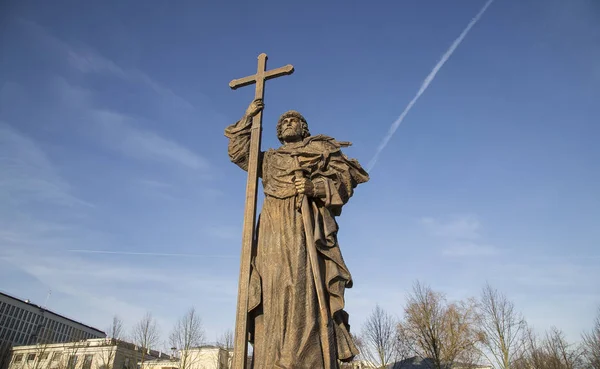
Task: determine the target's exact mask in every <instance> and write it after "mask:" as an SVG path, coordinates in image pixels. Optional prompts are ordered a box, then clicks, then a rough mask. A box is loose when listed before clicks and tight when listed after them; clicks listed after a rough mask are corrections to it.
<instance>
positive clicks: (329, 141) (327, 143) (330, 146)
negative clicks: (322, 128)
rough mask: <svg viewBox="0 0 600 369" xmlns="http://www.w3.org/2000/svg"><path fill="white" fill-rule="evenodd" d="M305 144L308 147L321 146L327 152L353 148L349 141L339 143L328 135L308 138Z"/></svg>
mask: <svg viewBox="0 0 600 369" xmlns="http://www.w3.org/2000/svg"><path fill="white" fill-rule="evenodd" d="M304 142H305V143H306V146H319V147H322V148H324V149H327V150H330V151H331V150H340V149H341V148H342V147H348V146H351V145H352V143H351V142H348V141H338V140H336V139H335V138H333V137H331V136H327V135H315V136H310V137H307V138H306V139H305V140H304Z"/></svg>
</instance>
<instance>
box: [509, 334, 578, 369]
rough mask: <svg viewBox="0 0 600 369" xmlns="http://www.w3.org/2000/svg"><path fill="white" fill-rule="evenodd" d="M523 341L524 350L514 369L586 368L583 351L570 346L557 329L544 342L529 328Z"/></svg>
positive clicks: (513, 365) (547, 335)
mask: <svg viewBox="0 0 600 369" xmlns="http://www.w3.org/2000/svg"><path fill="white" fill-rule="evenodd" d="M523 340H524V350H523V352H522V354H521V355H519V356H518V357H517V358H516V359H515V361H514V362H513V364H512V368H514V369H580V368H584V366H583V360H582V359H583V356H582V352H581V349H580V348H579V347H578V346H576V345H572V344H569V343H568V342H567V340H566V339H565V337H564V334H563V332H562V331H561V330H559V329H557V328H555V327H553V328H551V329H550V331H548V332H546V334H545V336H544V338H543V339H542V340H540V339H539V338H538V336H537V335H536V334H535V333H534V332H533V330H532V329H531V328H529V327H528V328H527V329H526V330H525V334H524V336H523ZM586 368H587V367H586Z"/></svg>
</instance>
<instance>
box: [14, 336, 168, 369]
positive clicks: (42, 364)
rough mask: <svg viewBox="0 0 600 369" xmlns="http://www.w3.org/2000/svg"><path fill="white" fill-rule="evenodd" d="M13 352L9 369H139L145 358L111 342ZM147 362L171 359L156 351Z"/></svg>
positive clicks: (136, 349)
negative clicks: (139, 364) (141, 361)
mask: <svg viewBox="0 0 600 369" xmlns="http://www.w3.org/2000/svg"><path fill="white" fill-rule="evenodd" d="M12 351H13V352H12V358H11V361H10V364H9V366H8V369H137V367H138V363H139V361H140V360H141V357H142V349H141V348H139V347H138V346H136V345H134V344H132V343H129V342H124V341H120V340H116V339H111V338H95V339H88V340H85V341H77V342H64V343H51V344H36V345H28V346H16V347H13V350H12ZM144 358H145V360H149V361H152V360H156V359H162V358H164V359H166V360H170V359H171V357H170V356H168V355H165V354H163V353H161V352H159V351H154V350H146V352H145V353H144ZM165 366H167V367H168V365H165Z"/></svg>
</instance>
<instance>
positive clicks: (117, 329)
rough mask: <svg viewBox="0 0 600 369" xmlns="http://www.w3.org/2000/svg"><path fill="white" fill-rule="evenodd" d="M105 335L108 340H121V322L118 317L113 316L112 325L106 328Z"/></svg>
mask: <svg viewBox="0 0 600 369" xmlns="http://www.w3.org/2000/svg"><path fill="white" fill-rule="evenodd" d="M106 333H107V335H108V337H109V338H114V339H116V340H120V339H122V338H123V337H122V336H123V321H122V320H121V318H119V316H118V315H115V316H113V319H112V324H111V325H110V327H108V329H107V330H106Z"/></svg>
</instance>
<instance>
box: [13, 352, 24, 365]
mask: <svg viewBox="0 0 600 369" xmlns="http://www.w3.org/2000/svg"><path fill="white" fill-rule="evenodd" d="M21 361H23V354H16V355H15V358H14V359H13V362H15V363H20V362H21Z"/></svg>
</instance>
